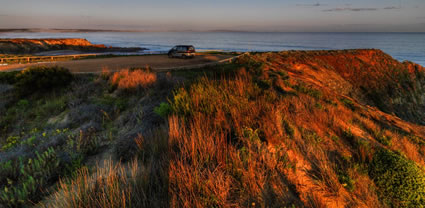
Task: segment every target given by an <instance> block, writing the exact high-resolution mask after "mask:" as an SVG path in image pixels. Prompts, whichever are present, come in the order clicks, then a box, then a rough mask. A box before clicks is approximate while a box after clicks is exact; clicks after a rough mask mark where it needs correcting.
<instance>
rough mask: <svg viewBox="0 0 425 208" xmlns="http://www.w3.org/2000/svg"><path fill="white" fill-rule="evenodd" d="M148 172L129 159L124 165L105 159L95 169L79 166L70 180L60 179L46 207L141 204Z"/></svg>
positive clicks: (144, 197)
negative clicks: (128, 162) (57, 189)
mask: <svg viewBox="0 0 425 208" xmlns="http://www.w3.org/2000/svg"><path fill="white" fill-rule="evenodd" d="M147 180H148V172H147V171H146V170H145V169H144V168H142V167H141V166H139V164H138V162H137V161H133V162H132V163H131V165H129V166H128V167H126V166H123V165H121V164H113V162H112V161H110V160H108V161H106V162H105V164H104V165H103V166H99V165H98V166H97V167H96V172H95V173H92V174H91V173H90V172H89V170H88V169H87V168H83V169H81V170H80V171H79V172H78V174H77V176H76V178H75V179H73V180H72V181H61V182H60V184H59V188H60V189H59V191H58V192H56V193H55V194H54V199H53V200H52V201H51V202H50V203H47V204H46V205H45V206H46V207H63V208H66V207H69V208H71V207H87V208H91V207H93V208H95V207H110V208H114V207H116V208H121V207H122V208H125V207H140V206H145V205H146V204H145V203H146V202H147V201H148V199H147V198H146V193H145V188H144V187H145V186H146V184H147Z"/></svg>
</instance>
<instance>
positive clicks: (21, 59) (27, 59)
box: [0, 54, 99, 64]
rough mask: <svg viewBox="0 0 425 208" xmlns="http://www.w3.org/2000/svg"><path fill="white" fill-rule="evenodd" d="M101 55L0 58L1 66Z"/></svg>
mask: <svg viewBox="0 0 425 208" xmlns="http://www.w3.org/2000/svg"><path fill="white" fill-rule="evenodd" d="M98 55H99V54H75V55H60V56H27V57H10V58H0V64H4V63H10V62H17V63H20V62H26V63H31V62H36V61H37V62H41V61H46V62H47V61H55V60H58V59H79V58H82V57H89V56H93V57H96V56H98Z"/></svg>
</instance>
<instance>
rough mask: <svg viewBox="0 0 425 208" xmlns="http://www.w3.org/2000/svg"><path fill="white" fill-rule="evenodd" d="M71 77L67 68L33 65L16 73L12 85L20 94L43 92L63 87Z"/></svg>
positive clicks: (69, 81)
mask: <svg viewBox="0 0 425 208" xmlns="http://www.w3.org/2000/svg"><path fill="white" fill-rule="evenodd" d="M72 79H73V76H72V74H71V73H70V72H69V71H68V69H65V68H62V67H58V66H54V67H47V66H34V67H29V68H27V69H25V70H23V71H21V72H20V73H19V74H17V75H16V82H15V83H14V85H15V87H16V89H17V90H18V92H19V93H20V94H22V95H29V94H31V93H34V92H37V91H42V92H45V91H48V90H52V89H57V88H61V87H65V86H67V85H68V84H69V83H71V81H72Z"/></svg>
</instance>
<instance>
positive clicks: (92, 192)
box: [55, 54, 424, 207]
mask: <svg viewBox="0 0 425 208" xmlns="http://www.w3.org/2000/svg"><path fill="white" fill-rule="evenodd" d="M274 56H276V54H275V55H274ZM274 56H273V60H278V61H282V63H284V60H281V59H279V57H274ZM266 58H267V57H266ZM322 58H323V61H326V60H328V59H329V57H322ZM289 59H291V58H290V57H289ZM328 61H329V62H333V59H332V60H328ZM321 64H323V63H321ZM254 65H255V64H254ZM283 66H284V67H287V66H286V65H282V67H283ZM297 66H298V67H300V68H296V69H289V70H288V72H291V73H289V77H290V78H289V79H290V80H288V78H287V77H286V76H288V74H285V73H276V71H278V70H281V69H280V68H278V67H276V66H272V67H270V66H269V70H262V71H259V70H260V69H258V68H256V67H255V66H254V67H253V66H251V67H248V66H247V67H245V68H241V69H240V70H239V71H238V72H237V73H236V74H235V75H234V76H231V77H226V78H220V79H209V78H207V77H204V78H201V79H199V80H198V81H196V82H194V83H192V84H191V85H190V86H188V87H185V88H183V87H182V88H180V89H177V90H176V91H175V92H174V96H173V98H172V99H170V103H169V107H170V109H171V110H170V111H172V115H170V116H169V117H168V128H167V130H166V132H162V133H156V134H152V135H150V136H149V135H145V134H144V135H139V136H137V137H136V138H135V145H137V147H138V149H139V154H138V156H139V162H141V161H142V162H141V163H143V165H142V166H141V165H139V163H137V162H133V163H132V164H131V165H130V166H129V167H128V168H127V167H124V166H123V165H113V164H112V163H111V164H107V165H105V166H104V167H101V168H99V170H98V171H97V172H96V173H94V174H88V172H87V170H82V171H81V172H80V174H79V176H78V177H77V178H76V179H75V180H73V181H72V182H71V184H65V183H61V191H60V192H58V193H57V194H56V195H55V196H56V198H57V200H56V202H55V203H57V204H55V205H58V206H62V207H78V206H82V205H83V204H84V205H85V206H86V207H96V206H106V207H125V206H133V207H134V206H136V205H137V206H140V207H147V206H149V205H150V206H152V205H155V203H152V200H151V199H150V198H151V197H154V199H153V200H156V201H158V200H166V201H167V205H168V206H171V207H291V206H295V207H385V205H383V204H382V203H381V202H380V201H379V199H378V194H377V192H376V189H377V188H376V186H375V185H374V183H373V180H372V179H371V178H370V176H369V175H368V165H369V163H370V161H371V160H372V158H373V157H374V154H375V149H377V148H391V149H393V150H400V151H401V152H403V153H404V154H406V155H407V157H408V158H410V159H412V160H414V161H416V162H417V163H419V164H422V165H423V161H424V159H423V158H424V156H423V154H421V147H418V146H416V144H413V143H411V142H409V141H408V138H405V136H402V135H401V134H399V133H397V132H396V130H394V129H391V128H388V126H390V125H388V124H389V120H390V119H394V117H393V116H391V115H389V114H384V113H382V112H380V111H379V112H378V110H377V109H376V108H370V107H367V106H361V105H359V104H358V103H357V101H356V100H355V99H352V98H349V101H350V102H352V106H351V105H347V103H344V102H343V101H341V100H342V99H343V98H344V99H348V97H347V95H346V94H335V92H332V90H329V89H328V88H326V85H325V84H323V83H320V82H319V81H320V80H319V81H317V80H314V79H313V78H312V77H311V76H310V75H308V74H307V73H305V72H308V70H311V69H310V68H309V67H311V66H307V65H305V66H304V65H297ZM314 66H315V67H317V69H315V71H314V73H324V74H326V73H325V72H326V69H325V68H321V69H319V68H318V67H323V66H321V65H314ZM335 66H338V67H340V66H339V64H336V65H335ZM291 70H292V71H291ZM335 70H342V69H341V68H337V69H335ZM300 71H302V72H300ZM108 76H110V82H111V83H113V84H115V85H117V87H118V88H119V89H135V88H146V87H149V86H151V85H152V84H153V83H155V81H156V75H155V74H153V73H150V72H147V71H142V70H136V71H130V70H123V71H121V72H117V73H113V74H112V75H108ZM332 76H339V75H337V74H336V73H334V74H333V75H332ZM347 76H348V77H350V78H352V77H354V76H355V75H353V74H348V75H347ZM333 78H335V77H333ZM353 79H354V78H353ZM334 80H343V78H342V77H339V78H338V77H337V78H335V79H334ZM301 84H302V85H305V88H304V89H300V88H299V86H300V85H301ZM333 84H335V83H333ZM338 84H340V83H336V85H338ZM341 85H343V86H342V88H343V87H345V86H346V85H347V83H343V84H341ZM297 86H298V87H297ZM336 87H337V88H338V87H341V86H336ZM341 92H345V91H344V90H342V91H341ZM350 106H351V107H350ZM353 106H354V107H353ZM382 115H384V116H382ZM398 122H399V124H402V125H404V126H407V127H409V128H410V127H412V126H411V125H410V124H408V123H406V122H402V121H398ZM412 128H413V127H412ZM165 134H166V135H165ZM378 135H379V136H385V137H388V138H392V140H391V141H392V142H393V144H392V145H388V144H387V145H384V144H382V141H381V142H379V141H378V140H379V139H381V137H380V138H377V136H378ZM155 138H160V139H159V140H158V139H155ZM161 148H165V149H166V150H165V151H164V150H162V151H159V150H158V149H161ZM422 149H423V147H422ZM158 152H163V153H162V154H159V156H157V155H158ZM164 152H165V153H164ZM163 157H164V158H165V159H164V158H163ZM152 158H160V159H159V160H155V159H152ZM143 167H147V168H143ZM154 167H160V170H158V169H155V168H154ZM126 169H128V170H129V171H127V172H128V173H126ZM152 175H158V176H159V177H161V178H162V179H158V177H156V178H155V177H152ZM155 184H160V186H161V187H162V188H164V187H166V189H167V190H166V191H167V194H168V195H167V196H166V197H162V198H161V197H157V198H155V191H157V190H155V188H154V186H155ZM164 184H166V185H164ZM62 197H63V198H64V199H65V200H59V199H60V198H62ZM85 203H87V204H88V206H87V205H86V204H85Z"/></svg>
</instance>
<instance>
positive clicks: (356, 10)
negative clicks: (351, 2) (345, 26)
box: [322, 7, 379, 12]
mask: <svg viewBox="0 0 425 208" xmlns="http://www.w3.org/2000/svg"><path fill="white" fill-rule="evenodd" d="M377 10H379V8H350V7H345V8H331V9H324V10H322V11H324V12H344V11H349V12H363V11H377Z"/></svg>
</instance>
